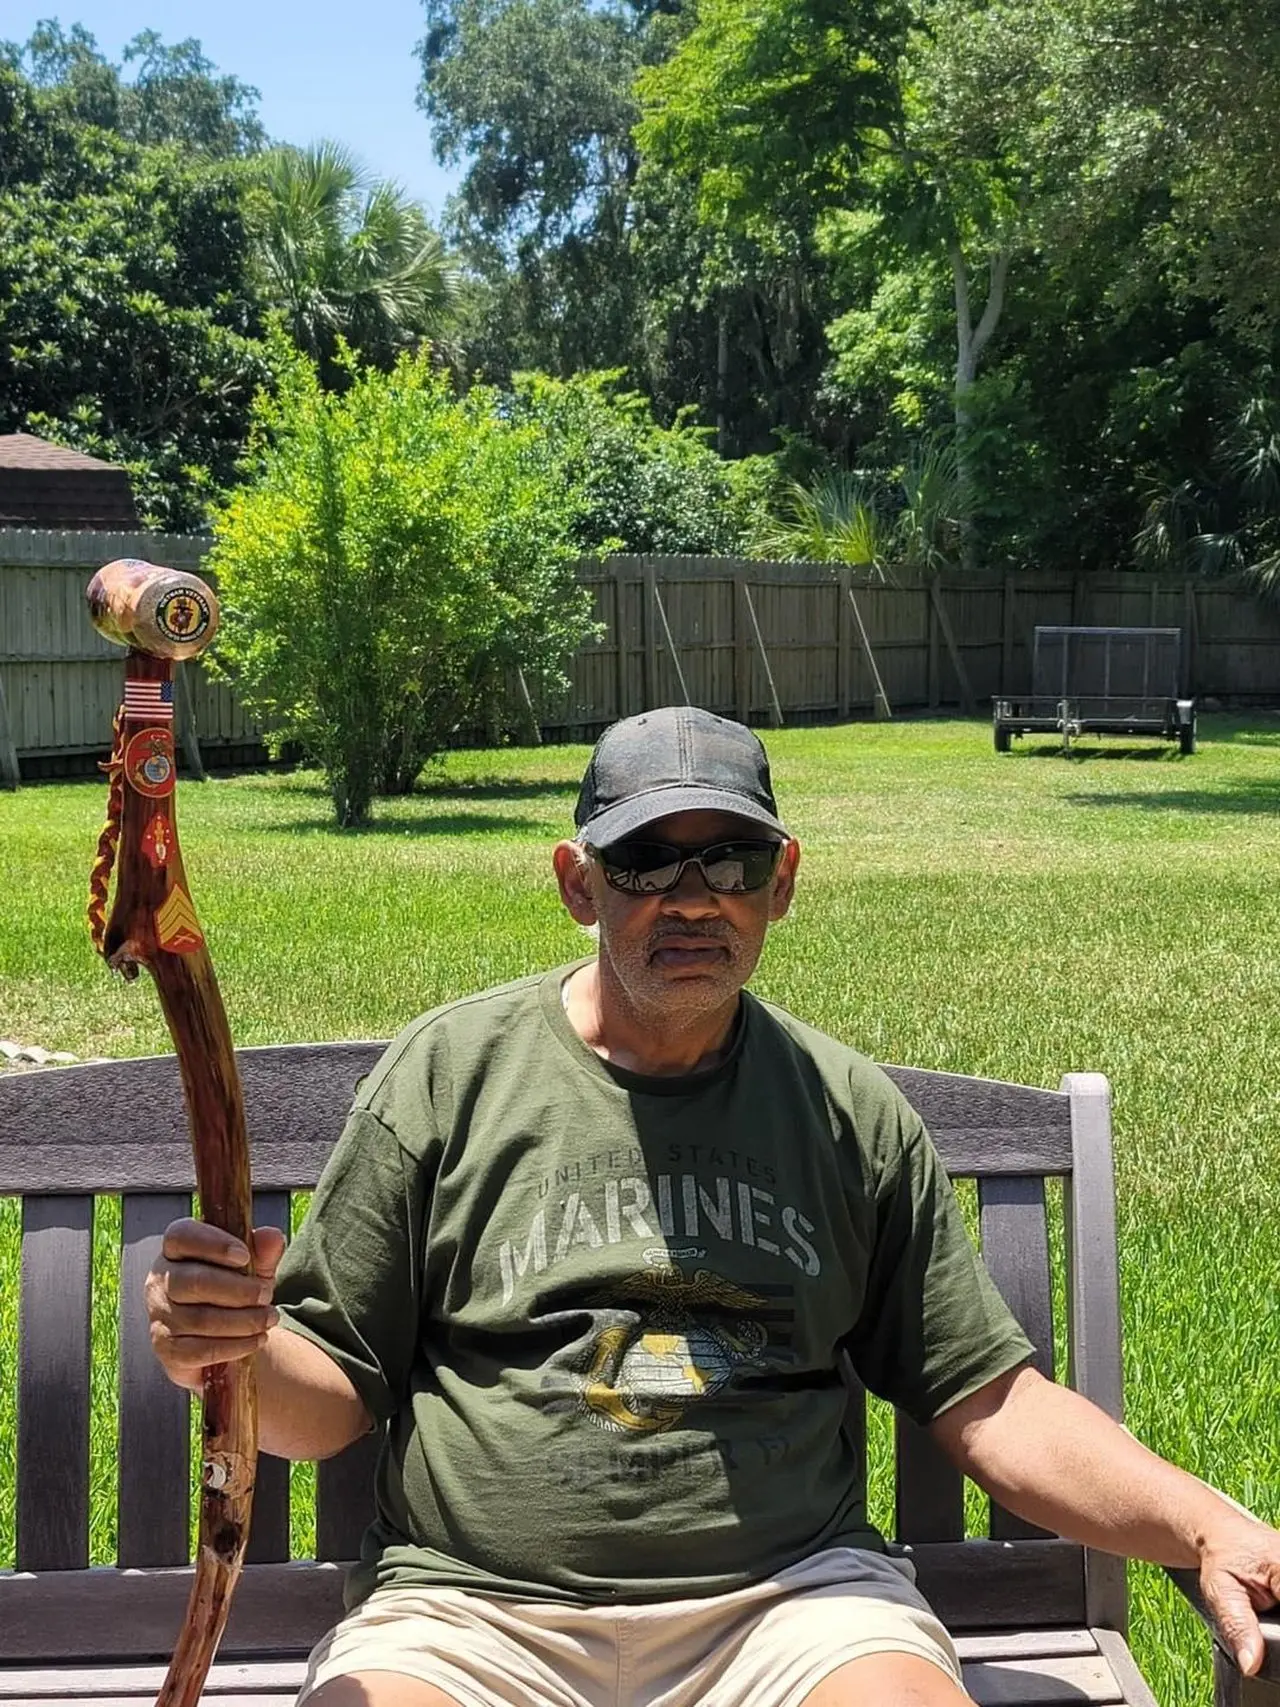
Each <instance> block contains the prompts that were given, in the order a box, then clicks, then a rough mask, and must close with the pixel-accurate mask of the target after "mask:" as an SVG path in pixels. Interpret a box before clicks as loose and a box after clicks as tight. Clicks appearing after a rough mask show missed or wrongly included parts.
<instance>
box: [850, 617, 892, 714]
mask: <svg viewBox="0 0 1280 1707" xmlns="http://www.w3.org/2000/svg"><path fill="white" fill-rule="evenodd" d="M849 603H850V604H851V605H852V606H853V620H854V622H856V623H857V625H858V638H859V640H861V642H862V650H863V651H864V652H865V653H866V656H867V666H868V668H869V669H870V671H871V680H872V682H873V683H874V684H875V697H874V699H873V701H872V704H873V707H874V710H873V716H875V718H876V719H877V720H879V719H880V718H890V717H892V716H893V708H892V706H891V705H890V704H889V696H888V694H887V693H886V692H885V691H884V683H883V682H882V681H881V680H880V671H879V669H878V668H877V666H876V655H875V653H874V652H873V651H872V650H871V641H870V639H869V638H868V636H867V625H866V623H865V622H863V620H862V612H861V611H860V610H859V609H858V601H857V599H856V598H854V596H853V588H852V587H850V588H849Z"/></svg>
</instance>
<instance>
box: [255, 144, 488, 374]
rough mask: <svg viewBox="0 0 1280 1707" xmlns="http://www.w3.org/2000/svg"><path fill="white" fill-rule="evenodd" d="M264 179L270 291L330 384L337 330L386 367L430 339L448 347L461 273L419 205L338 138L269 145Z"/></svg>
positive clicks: (263, 241) (264, 266) (261, 234)
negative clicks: (376, 176)
mask: <svg viewBox="0 0 1280 1707" xmlns="http://www.w3.org/2000/svg"><path fill="white" fill-rule="evenodd" d="M257 179H258V194H257V196H256V197H255V217H254V224H255V237H256V247H257V255H258V263H259V266H260V268H261V270H262V275H263V279H264V283H265V287H266V293H267V296H268V298H269V300H270V301H271V303H272V305H273V306H274V307H275V308H276V309H278V310H279V311H280V313H281V314H282V315H283V317H284V320H285V324H286V325H287V327H288V329H289V331H290V333H291V334H292V337H293V339H294V342H295V343H296V344H297V346H298V348H299V349H300V350H303V351H305V352H306V354H308V355H309V356H311V357H312V359H313V360H314V361H315V362H316V363H317V364H318V366H319V368H320V372H321V375H322V377H323V378H324V380H325V383H326V384H329V385H332V384H335V383H339V382H340V376H339V370H338V369H337V367H336V365H335V361H334V356H335V352H336V349H337V341H338V338H339V337H340V336H341V337H344V338H345V339H346V340H347V342H348V343H349V344H351V346H352V347H353V348H354V349H355V350H356V351H357V353H358V354H359V355H360V356H362V357H363V358H364V360H365V361H368V362H372V363H374V364H375V365H376V366H379V367H388V366H390V365H391V363H392V362H393V361H394V359H395V357H396V355H397V354H398V353H399V352H400V351H401V350H404V349H408V348H412V346H413V345H414V344H416V343H417V342H418V341H419V339H421V338H424V337H431V338H432V339H433V341H435V342H438V343H440V344H442V346H446V353H449V352H448V350H447V341H448V340H447V334H448V331H449V329H450V327H451V325H452V323H453V318H454V311H455V307H456V304H457V299H458V291H459V280H458V275H457V272H456V270H455V269H454V267H453V266H452V264H451V263H450V261H449V259H448V257H447V256H446V254H445V250H444V245H443V244H442V243H441V241H440V238H439V237H438V236H437V235H436V233H435V232H434V231H433V230H432V229H431V227H430V225H428V223H427V217H426V214H425V213H424V212H423V210H422V208H421V207H420V206H419V205H418V203H417V202H415V201H412V200H410V198H409V197H408V196H406V195H405V194H404V192H403V191H402V190H401V189H400V188H399V187H398V186H397V185H396V184H393V183H387V182H374V181H372V180H371V179H370V178H369V177H368V175H367V174H366V173H365V171H364V170H363V168H362V167H361V166H360V164H359V162H358V161H357V160H356V159H355V157H354V156H353V155H352V154H351V153H350V151H349V150H348V149H346V148H344V147H343V146H342V145H341V144H340V143H336V142H321V143H317V144H315V145H314V146H312V147H310V148H276V149H272V150H271V151H270V153H268V154H266V155H264V156H263V157H262V159H261V162H260V164H259V166H258V172H257Z"/></svg>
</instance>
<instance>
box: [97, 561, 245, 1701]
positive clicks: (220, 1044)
mask: <svg viewBox="0 0 1280 1707" xmlns="http://www.w3.org/2000/svg"><path fill="white" fill-rule="evenodd" d="M88 600H89V615H90V618H91V620H92V622H93V625H94V627H95V628H96V629H97V630H98V632H99V633H100V634H103V635H105V636H106V637H107V639H108V640H114V641H116V642H118V643H119V644H120V645H123V646H127V647H128V648H129V652H128V656H127V658H126V661H125V685H124V703H123V704H122V705H121V707H120V711H119V713H118V715H117V717H116V725H115V748H114V751H113V753H112V755H111V761H110V763H109V764H108V765H107V766H105V767H104V768H105V769H107V770H108V771H109V772H110V775H111V794H110V802H109V805H108V815H107V824H106V827H105V829H104V830H103V832H102V835H101V837H100V838H99V841H98V855H97V859H96V861H95V863H94V867H93V876H92V878H91V880H90V893H89V929H90V932H91V934H92V936H93V941H94V946H95V947H96V948H97V950H98V952H99V953H100V954H102V955H103V956H104V957H105V959H106V961H107V964H108V965H109V966H110V967H111V968H112V969H113V970H115V971H118V972H120V973H122V974H123V975H124V977H125V978H128V979H133V978H136V977H137V976H138V969H139V967H141V966H145V967H146V968H147V970H148V971H149V972H150V973H151V975H152V977H153V978H154V979H155V984H156V990H157V992H158V993H159V997H160V1006H161V1008H162V1009H163V1011H164V1017H165V1020H166V1022H167V1024H168V1027H169V1031H170V1034H171V1035H172V1037H173V1045H174V1049H175V1050H176V1052H177V1057H178V1070H179V1072H180V1073H181V1075H182V1088H183V1091H184V1093H185V1095H186V1102H187V1115H188V1118H189V1121H190V1126H191V1142H192V1149H193V1152H194V1156H195V1171H196V1186H197V1189H198V1191H199V1193H200V1208H201V1213H202V1214H203V1216H204V1219H205V1220H206V1221H209V1222H212V1224H213V1225H214V1226H216V1227H221V1228H223V1229H224V1230H225V1231H226V1232H228V1233H230V1234H231V1235H232V1236H233V1237H234V1238H236V1239H239V1240H240V1241H241V1243H242V1244H243V1245H244V1246H245V1247H246V1249H248V1250H252V1249H253V1198H252V1193H251V1190H250V1184H249V1144H248V1137H247V1134H246V1131H245V1120H244V1097H243V1094H242V1092H241V1088H240V1078H239V1074H238V1073H237V1071H236V1062H235V1054H234V1051H233V1048H232V1043H231V1032H230V1029H229V1027H228V1025H227V1016H226V1012H225V1010H224V1009H223V1006H222V997H221V996H220V994H219V993H218V983H217V979H216V978H215V977H214V974H213V966H212V964H211V962H210V959H209V953H208V950H207V949H206V947H205V941H204V934H203V932H202V931H201V929H200V925H199V922H198V921H197V919H196V914H195V908H194V907H193V906H192V904H191V892H190V890H189V889H188V887H187V877H186V872H185V871H184V870H183V865H182V853H181V851H180V849H179V847H178V835H177V827H176V824H175V822H174V780H175V774H176V766H175V761H174V747H173V699H174V690H173V664H174V661H175V660H177V659H183V658H193V657H195V656H196V654H197V653H199V652H201V651H203V649H204V648H205V647H206V646H207V645H208V644H209V642H210V641H211V640H212V639H213V636H214V633H215V631H216V629H217V626H218V601H217V599H216V598H215V597H214V594H213V591H212V589H211V588H210V587H208V586H206V584H205V583H204V582H203V581H201V580H199V579H198V578H197V577H196V576H195V575H189V574H186V573H183V572H181V571H178V570H173V569H161V568H158V567H157V566H156V565H155V564H152V563H141V562H138V561H137V560H136V559H132V558H124V559H121V560H120V561H119V562H116V563H108V564H107V566H106V568H105V569H100V570H99V571H98V573H97V574H96V575H95V576H94V577H93V580H92V581H91V582H90V583H89V589H88ZM113 865H115V866H116V867H117V872H116V893H115V901H114V904H113V905H112V907H111V914H110V918H109V919H108V918H107V917H106V909H107V889H108V885H109V883H110V879H111V870H112V866H113ZM251 1363H252V1360H251V1359H241V1360H240V1361H238V1362H235V1363H227V1364H218V1365H215V1366H214V1367H212V1368H209V1369H206V1370H205V1372H204V1433H203V1442H204V1446H203V1452H202V1455H201V1456H202V1459H203V1472H202V1477H201V1482H202V1486H201V1492H200V1532H199V1548H198V1554H197V1558H196V1568H195V1580H194V1582H193V1584H192V1588H191V1598H190V1601H189V1603H188V1605H187V1613H186V1618H185V1621H184V1623H183V1626H182V1630H181V1632H180V1634H179V1637H178V1643H177V1647H176V1649H175V1651H174V1656H173V1660H172V1663H171V1664H170V1667H169V1672H168V1676H167V1677H166V1678H165V1681H164V1687H163V1688H162V1689H161V1691H160V1695H159V1697H158V1703H157V1707H196V1703H197V1702H198V1701H199V1699H200V1691H201V1689H202V1687H203V1685H204V1681H205V1678H206V1677H207V1675H208V1671H209V1667H210V1665H211V1664H212V1662H213V1656H214V1653H215V1652H216V1650H217V1646H218V1642H219V1640H220V1638H221V1636H222V1631H223V1628H224V1626H225V1624H226V1621H227V1613H228V1611H229V1609H230V1602H231V1595H232V1591H233V1590H234V1588H235V1585H236V1582H237V1580H238V1578H239V1576H240V1570H241V1566H242V1564H243V1562H244V1553H245V1547H246V1545H247V1543H248V1539H249V1515H250V1510H251V1507H252V1503H253V1483H254V1475H255V1470H256V1465H257V1454H258V1403H257V1388H256V1385H255V1382H254V1377H253V1371H252V1367H251Z"/></svg>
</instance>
